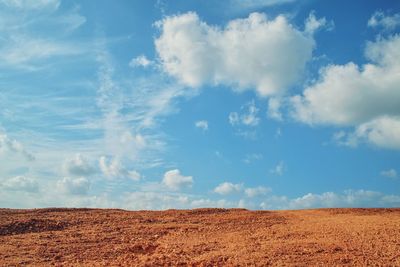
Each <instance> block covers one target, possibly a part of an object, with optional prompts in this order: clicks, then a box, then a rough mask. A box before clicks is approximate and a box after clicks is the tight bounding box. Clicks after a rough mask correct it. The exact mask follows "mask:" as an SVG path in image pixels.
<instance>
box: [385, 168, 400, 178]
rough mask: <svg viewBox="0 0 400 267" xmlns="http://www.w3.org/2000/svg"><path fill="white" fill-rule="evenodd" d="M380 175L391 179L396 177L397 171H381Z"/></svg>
mask: <svg viewBox="0 0 400 267" xmlns="http://www.w3.org/2000/svg"><path fill="white" fill-rule="evenodd" d="M381 175H382V176H385V177H388V178H393V179H394V178H397V177H398V175H397V171H396V170H395V169H389V170H384V171H381Z"/></svg>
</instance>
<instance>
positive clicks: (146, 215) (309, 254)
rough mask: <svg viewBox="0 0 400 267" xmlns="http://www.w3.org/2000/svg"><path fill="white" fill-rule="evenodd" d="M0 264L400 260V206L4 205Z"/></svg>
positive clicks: (310, 263)
mask: <svg viewBox="0 0 400 267" xmlns="http://www.w3.org/2000/svg"><path fill="white" fill-rule="evenodd" d="M0 265H1V266H23V265H38V266H48V265H56V266H60V265H63V266H137V265H139V266H188V265H189V266H265V265H276V266H288V265H289V266H292V265H295V266H315V265H319V266H327V265H329V266H331V265H349V266H354V265H356V266H366V265H374V266H376V265H379V266H381V265H385V266H400V209H321V210H301V211H248V210H242V209H195V210H167V211H124V210H111V209H108V210H102V209H38V210H11V209H0Z"/></svg>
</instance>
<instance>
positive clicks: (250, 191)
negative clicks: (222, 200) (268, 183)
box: [244, 186, 272, 198]
mask: <svg viewBox="0 0 400 267" xmlns="http://www.w3.org/2000/svg"><path fill="white" fill-rule="evenodd" d="M271 191H272V190H271V188H268V187H264V186H257V187H250V188H246V189H245V190H244V192H245V194H246V196H247V197H249V198H253V197H257V196H263V195H266V194H267V193H269V192H271Z"/></svg>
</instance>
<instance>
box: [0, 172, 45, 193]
mask: <svg viewBox="0 0 400 267" xmlns="http://www.w3.org/2000/svg"><path fill="white" fill-rule="evenodd" d="M0 185H1V187H2V188H3V189H5V190H9V191H25V192H38V189H39V185H38V183H37V181H36V180H34V179H32V178H29V177H25V176H15V177H12V178H10V179H8V180H6V181H5V182H3V183H2V184H0Z"/></svg>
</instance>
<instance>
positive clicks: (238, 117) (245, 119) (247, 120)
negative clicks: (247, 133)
mask: <svg viewBox="0 0 400 267" xmlns="http://www.w3.org/2000/svg"><path fill="white" fill-rule="evenodd" d="M241 110H242V111H243V110H244V112H242V113H240V114H239V113H237V112H231V113H229V117H228V119H229V123H230V124H231V125H232V126H235V125H245V126H257V125H258V123H259V122H260V118H259V117H258V116H257V114H258V111H259V109H258V108H257V107H256V104H255V101H254V100H253V101H250V102H249V103H247V104H246V105H244V106H242V107H241Z"/></svg>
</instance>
